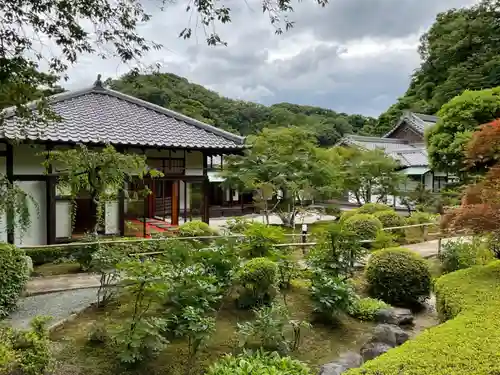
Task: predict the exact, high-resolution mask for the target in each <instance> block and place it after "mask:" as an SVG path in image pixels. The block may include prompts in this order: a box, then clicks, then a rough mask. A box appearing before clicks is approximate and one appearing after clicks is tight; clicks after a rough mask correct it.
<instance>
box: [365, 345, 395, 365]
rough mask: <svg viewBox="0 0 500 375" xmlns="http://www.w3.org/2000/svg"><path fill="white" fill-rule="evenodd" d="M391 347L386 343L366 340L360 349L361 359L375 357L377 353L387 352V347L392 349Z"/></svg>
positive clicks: (366, 359)
mask: <svg viewBox="0 0 500 375" xmlns="http://www.w3.org/2000/svg"><path fill="white" fill-rule="evenodd" d="M392 348H393V347H392V346H390V345H387V344H386V343H383V342H371V341H369V342H367V343H366V344H365V345H363V347H362V348H361V350H360V353H361V357H362V358H363V361H364V362H366V361H369V360H371V359H373V358H377V357H378V356H379V355H382V354H384V353H385V352H387V351H388V350H389V349H392Z"/></svg>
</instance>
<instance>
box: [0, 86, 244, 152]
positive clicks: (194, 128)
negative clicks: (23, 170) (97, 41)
mask: <svg viewBox="0 0 500 375" xmlns="http://www.w3.org/2000/svg"><path fill="white" fill-rule="evenodd" d="M50 102H51V107H52V108H53V110H54V112H55V113H56V114H58V115H59V116H60V117H62V121H60V122H52V123H50V124H48V125H46V126H41V127H40V126H37V127H35V126H29V127H26V126H23V125H20V121H19V119H18V118H16V117H15V113H14V111H13V110H12V109H7V110H5V112H4V113H5V119H4V122H3V128H2V129H0V137H2V138H8V139H21V140H23V139H30V140H38V141H54V142H76V143H80V142H81V143H110V144H115V145H120V144H122V145H133V146H154V147H172V148H205V149H237V148H242V147H243V143H244V138H243V137H240V136H237V135H234V134H232V133H229V132H226V131H224V130H221V129H219V128H216V127H214V126H211V125H208V124H205V123H202V122H200V121H197V120H194V119H192V118H189V117H187V116H184V115H181V114H179V113H176V112H174V111H171V110H168V109H166V108H163V107H160V106H158V105H155V104H152V103H149V102H146V101H144V100H141V99H137V98H134V97H132V96H129V95H125V94H122V93H120V92H117V91H113V90H109V89H106V88H103V87H102V86H100V85H95V86H93V87H91V88H89V89H85V90H80V91H75V92H69V93H62V94H58V95H55V96H53V97H51V98H50ZM32 105H33V106H34V105H35V104H32Z"/></svg>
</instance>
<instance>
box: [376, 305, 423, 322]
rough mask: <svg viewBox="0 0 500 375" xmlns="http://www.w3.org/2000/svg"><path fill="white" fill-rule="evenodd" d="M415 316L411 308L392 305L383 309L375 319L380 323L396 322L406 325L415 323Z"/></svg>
mask: <svg viewBox="0 0 500 375" xmlns="http://www.w3.org/2000/svg"><path fill="white" fill-rule="evenodd" d="M413 319H414V316H413V314H412V312H411V310H408V309H401V308H397V307H391V308H389V309H382V310H379V311H378V312H377V314H376V315H375V320H376V321H377V322H378V323H387V324H395V325H398V326H405V325H411V324H413Z"/></svg>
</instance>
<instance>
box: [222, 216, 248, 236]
mask: <svg viewBox="0 0 500 375" xmlns="http://www.w3.org/2000/svg"><path fill="white" fill-rule="evenodd" d="M252 223H253V222H252V221H250V220H248V219H245V218H244V217H235V218H232V219H229V220H228V221H227V223H226V225H225V228H226V229H227V230H228V231H229V233H243V232H244V231H245V230H247V229H248V227H249V226H250V225H252Z"/></svg>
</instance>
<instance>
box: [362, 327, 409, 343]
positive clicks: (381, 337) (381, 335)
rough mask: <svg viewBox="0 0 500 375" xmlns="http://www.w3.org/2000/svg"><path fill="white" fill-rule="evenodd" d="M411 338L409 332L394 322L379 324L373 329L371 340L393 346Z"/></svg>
mask: <svg viewBox="0 0 500 375" xmlns="http://www.w3.org/2000/svg"><path fill="white" fill-rule="evenodd" d="M409 338H410V336H409V335H408V333H406V332H405V331H403V330H402V329H401V328H400V327H398V326H395V325H392V324H379V325H378V326H376V327H375V329H374V331H373V337H372V338H371V340H370V342H381V343H384V344H387V345H389V346H391V347H393V348H394V347H396V346H399V345H401V344H403V343H404V342H405V341H407V340H408V339H409Z"/></svg>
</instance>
